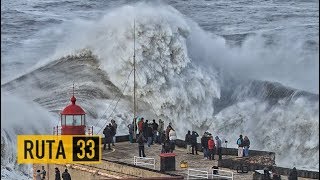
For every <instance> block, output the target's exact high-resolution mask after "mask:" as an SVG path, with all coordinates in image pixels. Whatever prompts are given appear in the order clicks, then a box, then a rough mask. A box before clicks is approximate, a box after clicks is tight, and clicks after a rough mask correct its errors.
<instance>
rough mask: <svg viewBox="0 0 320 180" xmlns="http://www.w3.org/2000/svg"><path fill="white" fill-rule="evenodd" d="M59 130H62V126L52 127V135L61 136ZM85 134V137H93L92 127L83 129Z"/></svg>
mask: <svg viewBox="0 0 320 180" xmlns="http://www.w3.org/2000/svg"><path fill="white" fill-rule="evenodd" d="M61 129H62V126H55V127H53V135H61ZM85 131H86V132H85V133H86V135H90V136H92V135H93V126H91V127H87V128H86V129H85Z"/></svg>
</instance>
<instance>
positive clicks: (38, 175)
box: [36, 169, 41, 180]
mask: <svg viewBox="0 0 320 180" xmlns="http://www.w3.org/2000/svg"><path fill="white" fill-rule="evenodd" d="M36 180H41V172H40V170H39V169H38V170H37V174H36Z"/></svg>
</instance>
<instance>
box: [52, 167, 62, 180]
mask: <svg viewBox="0 0 320 180" xmlns="http://www.w3.org/2000/svg"><path fill="white" fill-rule="evenodd" d="M54 169H55V178H54V179H55V180H61V176H60V171H59V169H58V168H57V167H56V168H54Z"/></svg>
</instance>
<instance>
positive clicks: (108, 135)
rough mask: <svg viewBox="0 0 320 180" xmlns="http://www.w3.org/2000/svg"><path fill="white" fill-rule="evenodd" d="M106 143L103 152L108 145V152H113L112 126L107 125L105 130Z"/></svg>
mask: <svg viewBox="0 0 320 180" xmlns="http://www.w3.org/2000/svg"><path fill="white" fill-rule="evenodd" d="M103 134H104V143H103V150H106V145H107V144H108V150H111V147H110V144H111V141H112V130H111V124H109V125H107V126H106V127H105V128H104V130H103Z"/></svg>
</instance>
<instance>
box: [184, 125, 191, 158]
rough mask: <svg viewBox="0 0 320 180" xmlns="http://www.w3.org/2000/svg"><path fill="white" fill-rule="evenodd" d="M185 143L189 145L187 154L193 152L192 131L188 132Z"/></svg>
mask: <svg viewBox="0 0 320 180" xmlns="http://www.w3.org/2000/svg"><path fill="white" fill-rule="evenodd" d="M185 143H186V145H187V154H191V143H192V136H191V132H190V131H188V133H187V134H186V137H185Z"/></svg>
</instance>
